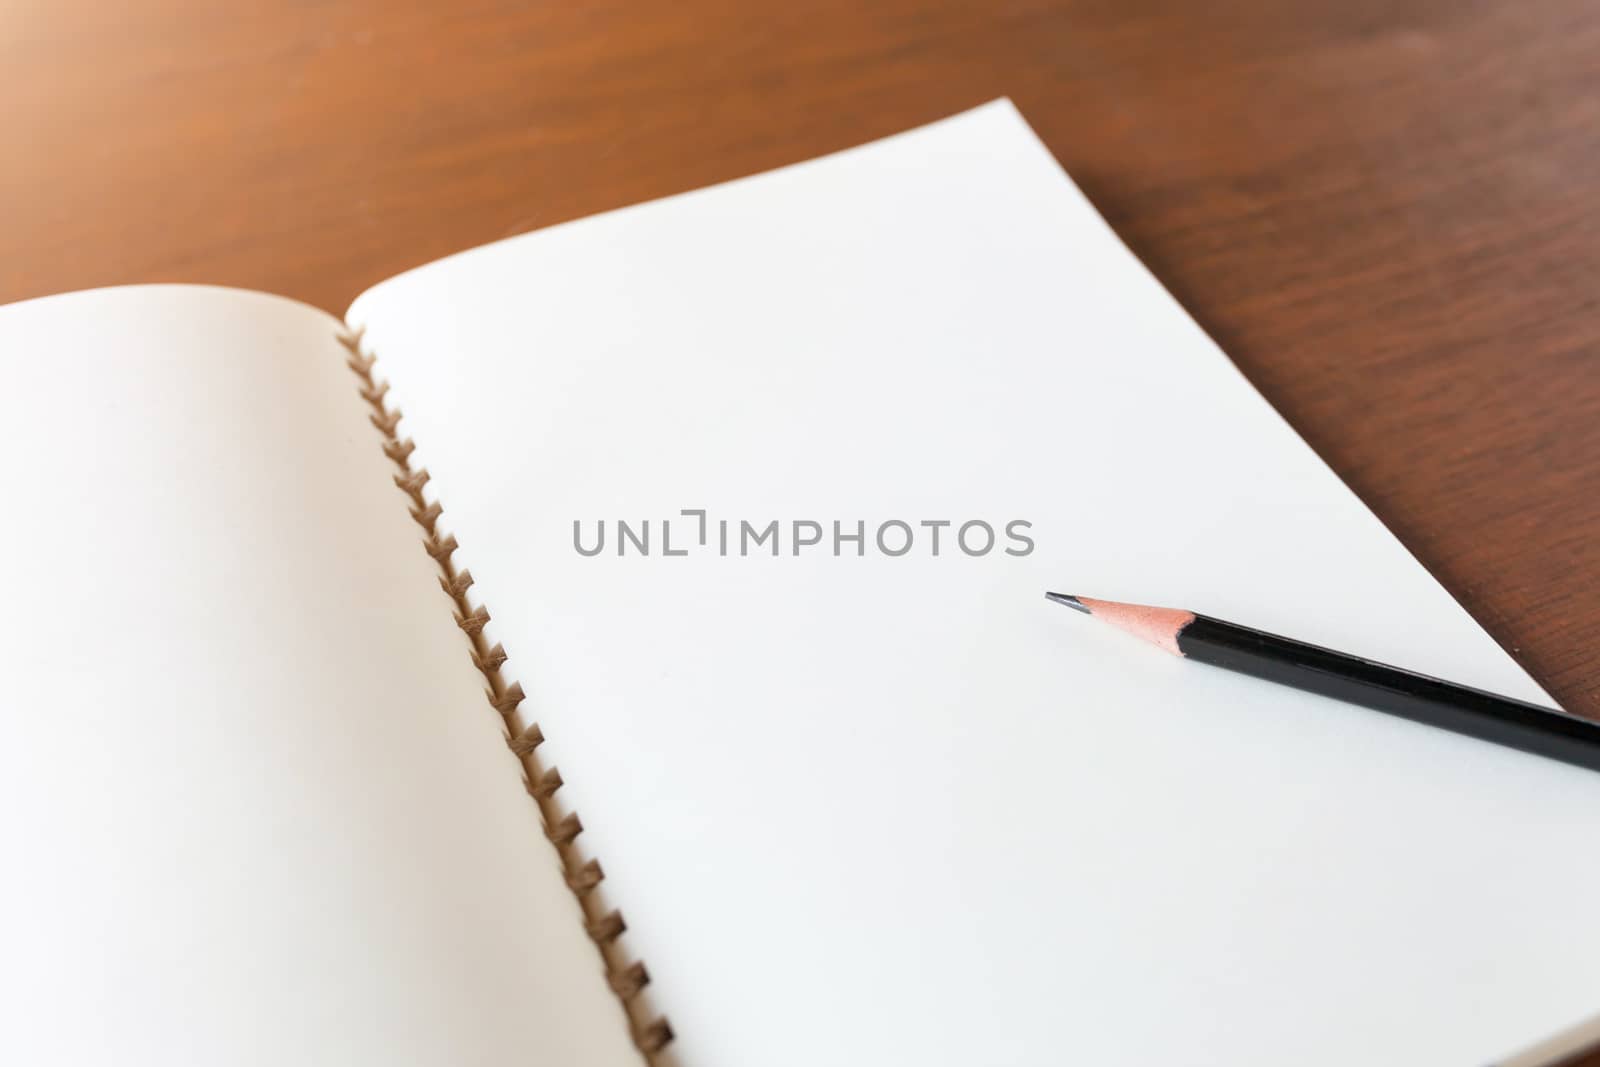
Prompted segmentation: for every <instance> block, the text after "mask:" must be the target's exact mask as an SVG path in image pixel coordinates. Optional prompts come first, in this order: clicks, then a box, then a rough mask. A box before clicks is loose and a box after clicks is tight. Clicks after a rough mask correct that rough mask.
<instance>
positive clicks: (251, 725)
mask: <svg viewBox="0 0 1600 1067" xmlns="http://www.w3.org/2000/svg"><path fill="white" fill-rule="evenodd" d="M339 329H340V325H339V323H338V321H337V320H335V319H334V318H332V317H331V316H329V315H327V314H324V313H323V312H320V311H315V310H313V309H311V308H308V307H305V306H303V305H299V304H295V303H292V302H291V301H288V300H281V299H278V298H276V297H269V296H266V295H263V294H260V293H245V292H238V291H231V290H224V289H202V288H188V287H178V286H162V287H145V288H130V289H108V290H98V291H94V292H87V293H74V294H70V295H67V296H60V297H52V298H48V299H44V300H37V301H32V302H29V303H24V304H18V305H14V306H11V307H7V308H4V309H0V383H3V385H0V440H3V441H4V442H5V448H6V457H5V462H4V464H0V500H4V501H5V508H6V521H5V523H4V525H3V527H0V551H3V553H4V556H5V558H6V560H7V561H8V566H7V572H6V582H5V588H6V592H5V598H4V609H3V610H0V867H3V869H4V872H5V873H4V877H3V878H0V1063H6V1064H18V1065H21V1064H28V1065H30V1067H46V1065H62V1067H68V1065H71V1067H80V1065H83V1064H113V1063H114V1064H128V1065H151V1067H172V1065H176V1064H196V1065H198V1064H232V1065H256V1064H259V1065H262V1067H284V1065H286V1064H316V1065H323V1064H325V1065H328V1067H393V1065H397V1064H406V1065H408V1067H409V1065H418V1067H462V1065H468V1064H483V1065H491V1064H492V1065H496V1067H498V1065H502V1064H511V1063H550V1064H573V1065H584V1067H589V1065H596V1067H598V1065H602V1064H604V1065H607V1067H610V1065H619V1064H627V1063H633V1064H637V1063H638V1062H639V1061H638V1057H637V1056H636V1055H635V1054H634V1053H633V1051H632V1047H631V1045H630V1043H629V1041H628V1037H627V1029H626V1025H625V1023H624V1021H623V1019H622V1013H621V1010H620V1008H619V1006H618V1005H617V1003H616V1001H615V998H614V997H613V996H612V995H611V993H610V991H609V990H608V989H607V987H606V985H605V982H604V980H603V977H602V975H601V973H600V962H599V958H598V954H597V953H596V951H595V948H594V946H593V944H591V943H590V942H589V940H588V937H587V935H586V934H585V933H584V931H583V928H582V919H581V917H580V915H579V913H578V907H577V903H576V901H575V900H574V898H573V897H572V894H571V893H570V891H569V890H568V889H567V887H566V885H565V883H564V882H563V880H562V878H561V874H560V872H559V870H558V869H557V863H556V856H555V852H554V850H553V849H552V848H551V847H550V845H549V843H548V842H547V841H546V840H545V839H544V836H543V832H542V831H541V829H540V825H539V819H538V816H537V813H536V812H535V809H534V806H533V803H532V801H531V800H530V799H529V798H528V796H527V794H526V793H525V792H524V791H523V789H522V786H521V784H520V780H519V777H520V776H519V769H518V767H517V765H516V761H515V760H514V759H513V758H512V757H511V756H510V754H509V753H508V752H507V750H506V747H505V744H504V742H503V740H502V739H501V737H500V734H499V730H500V724H499V721H498V716H497V715H496V714H495V712H494V710H493V709H492V708H490V707H488V705H487V704H486V702H485V700H484V697H483V687H482V685H481V679H480V678H479V677H478V674H477V672H476V671H475V670H474V669H473V667H472V665H471V663H470V662H469V660H468V658H467V649H466V643H465V641H464V640H463V638H462V636H461V634H460V632H459V631H458V630H457V629H456V627H455V625H454V623H453V621H452V619H451V613H450V602H449V600H448V598H446V597H445V596H444V594H443V593H442V592H441V591H440V589H439V585H438V582H437V578H436V572H435V571H434V570H433V566H434V565H433V561H432V560H431V559H429V558H428V556H427V554H426V553H425V552H424V551H423V549H422V546H421V545H420V543H419V540H420V535H419V533H418V530H417V528H416V526H415V525H413V524H412V522H411V520H410V518H409V517H408V516H407V514H406V501H405V498H404V497H403V496H402V494H401V493H400V492H399V491H398V490H396V488H395V486H394V484H393V482H392V480H391V477H392V474H393V468H392V466H391V465H390V463H389V460H388V459H387V458H385V456H384V455H383V453H382V451H381V449H380V444H381V440H380V438H379V435H378V433H377V431H376V430H375V429H373V427H372V426H371V425H369V424H368V422H367V411H366V408H365V405H364V403H363V401H362V400H361V399H360V398H359V397H358V396H357V395H356V382H355V378H354V376H353V375H352V374H351V373H350V371H349V370H347V369H346V368H345V366H344V361H345V355H346V353H345V352H344V349H343V348H341V347H340V345H339V344H338V342H337V341H336V332H337V331H338V330H339Z"/></svg>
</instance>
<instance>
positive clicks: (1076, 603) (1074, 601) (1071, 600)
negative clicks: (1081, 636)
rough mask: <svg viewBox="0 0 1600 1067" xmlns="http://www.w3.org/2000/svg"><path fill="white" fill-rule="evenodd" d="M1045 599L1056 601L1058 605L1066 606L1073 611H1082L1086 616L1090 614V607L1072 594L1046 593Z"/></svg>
mask: <svg viewBox="0 0 1600 1067" xmlns="http://www.w3.org/2000/svg"><path fill="white" fill-rule="evenodd" d="M1044 598H1045V599H1046V600H1054V601H1055V602H1056V603H1057V604H1065V605H1066V606H1067V607H1069V608H1071V609H1072V610H1073V611H1081V612H1083V613H1084V614H1085V615H1087V614H1089V607H1088V605H1087V604H1085V603H1084V602H1083V601H1081V600H1079V599H1078V598H1077V597H1075V596H1073V595H1072V594H1070V593H1046V594H1045V595H1044Z"/></svg>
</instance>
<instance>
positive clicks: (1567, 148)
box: [0, 0, 1600, 1062]
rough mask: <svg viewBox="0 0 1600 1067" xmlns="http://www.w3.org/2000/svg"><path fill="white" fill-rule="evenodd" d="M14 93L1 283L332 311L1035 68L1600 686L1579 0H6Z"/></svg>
mask: <svg viewBox="0 0 1600 1067" xmlns="http://www.w3.org/2000/svg"><path fill="white" fill-rule="evenodd" d="M0 87H3V89H4V112H3V113H4V125H5V128H4V139H3V145H4V148H3V149H0V213H3V214H0V300H14V299H20V298H25V297H31V296H37V295H41V294H46V293H52V292H59V291H62V290H67V289H75V288H85V287H89V286H96V285H107V284H115V283H123V282H142V281H158V280H183V281H206V282H216V283H221V284H228V285H237V286H247V287H252V288H260V289H267V290H271V291H275V292H279V293H283V294H286V295H289V296H293V297H297V298H299V299H301V300H305V301H308V302H310V303H313V304H317V305H320V306H322V307H324V308H327V309H329V310H332V311H335V312H340V311H342V310H343V308H344V307H345V305H346V304H347V302H348V301H349V300H350V298H351V297H353V296H354V295H355V294H356V293H357V292H359V291H360V290H361V289H362V288H364V287H365V286H367V285H369V284H371V283H372V282H375V281H377V280H379V279H380V278H383V277H384V276H386V275H388V274H391V273H393V272H395V271H397V270H400V269H402V268H405V267H408V266H412V265H415V264H418V263H421V262H423V261H426V260H428V259H431V258H434V257H437V256H439V255H442V254H444V253H447V252H451V251H454V250H457V249H461V248H465V247H468V246H471V245H474V244H478V243H481V242H484V241H489V240H493V239H495V238H499V237H504V236H507V235H509V234H513V233H518V232H520V231H524V230H529V229H533V228H536V227H541V226H545V225H548V224H550V223H554V222H559V221H562V220H565V219H570V218H574V217H577V216H581V215H585V214H589V213H592V212H596V211H601V210H604V209H607V208H612V207H616V206H619V205H622V204H627V203H630V202H634V201H638V200H642V199H646V198H650V197H656V196H661V195H664V194H668V193H674V192H678V191H681V190H686V189H691V188H694V187H696V186H700V185H703V184H706V183H709V182H714V181H717V180H720V179H725V178H730V177H735V176H738V175H742V174H747V173H751V172H754V171H759V170H763V169H766V168H770V167H774V166H778V165H780V164H784V163H789V162H793V161H796V160H800V159H804V158H806V157H808V156H812V155H815V154H818V153H821V152H826V151H830V150H833V149H838V148H842V147H846V146H848V145H853V144H857V143H859V142H862V141H866V140H869V139H871V138H874V137H877V136H880V135H883V134H887V133H891V132H894V131H897V130H900V129H903V128H905V127H908V126H911V125H914V124H917V123H921V122H925V121H928V120H931V119H935V118H939V117H942V116H944V115H946V114H948V113H951V112H953V111H956V110H958V109H961V108H965V107H968V106H971V105H974V104H977V103H980V102H982V101H984V100H987V99H990V98H992V97H995V96H1000V95H1009V96H1010V97H1012V98H1013V99H1014V100H1015V101H1016V102H1017V104H1018V105H1019V106H1020V107H1021V109H1022V111H1023V113H1024V114H1025V115H1026V116H1027V117H1028V118H1029V119H1030V121H1032V122H1033V124H1034V125H1035V127H1036V128H1037V129H1038V131H1039V132H1040V134H1041V135H1042V136H1043V137H1044V139H1045V140H1046V141H1047V142H1048V143H1049V144H1050V146H1051V147H1052V149H1053V150H1054V151H1055V153H1056V155H1057V156H1058V157H1059V158H1060V159H1061V160H1062V162H1063V163H1064V164H1065V165H1066V166H1067V168H1068V170H1069V171H1071V173H1072V174H1073V175H1074V176H1075V177H1076V178H1077V180H1078V181H1079V183H1080V184H1082V185H1083V187H1084V188H1085V190H1086V191H1087V192H1088V194H1089V195H1090V197H1091V198H1092V199H1093V200H1094V202H1095V203H1096V205H1097V206H1098V207H1099V208H1100V209H1101V210H1102V211H1103V212H1104V213H1105V214H1106V216H1107V217H1108V218H1109V219H1110V221H1111V222H1112V224H1113V225H1114V226H1115V227H1116V229H1117V230H1118V232H1120V233H1121V234H1122V235H1123V237H1124V238H1125V239H1126V240H1127V241H1128V243H1129V244H1130V245H1131V246H1132V247H1133V249H1134V250H1135V251H1136V252H1137V253H1138V254H1139V255H1140V256H1141V257H1143V258H1144V260H1145V261H1146V262H1147V263H1148V264H1149V265H1150V266H1151V267H1152V268H1153V269H1154V271H1155V273H1156V274H1157V275H1158V276H1159V277H1160V278H1161V279H1162V280H1163V281H1164V282H1165V283H1166V284H1167V286H1168V287H1169V288H1170V289H1171V290H1172V291H1173V292H1174V293H1176V294H1177V296H1178V297H1179V299H1180V300H1182V301H1183V303H1184V304H1185V305H1186V306H1187V307H1188V308H1189V309H1190V311H1191V312H1192V313H1193V314H1194V315H1195V316H1196V317H1197V318H1198V319H1199V320H1200V322H1201V323H1202V324H1203V325H1204V326H1205V327H1206V328H1207V329H1208V330H1209V331H1210V332H1211V333H1212V334H1213V335H1214V336H1215V337H1216V338H1217V339H1218V340H1219V341H1220V342H1221V344H1222V346H1223V347H1224V348H1225V349H1226V350H1227V351H1228V352H1229V353H1230V354H1231V355H1232V356H1233V357H1234V359H1235V360H1237V361H1238V363H1239V364H1240V365H1241V366H1242V367H1243V369H1244V370H1245V372H1246V373H1247V374H1248V375H1249V376H1250V378H1251V379H1252V380H1253V381H1254V382H1255V383H1256V384H1257V385H1258V386H1259V387H1260V388H1261V390H1262V391H1263V392H1264V393H1265V394H1266V395H1267V396H1268V397H1269V398H1270V399H1271V400H1272V401H1273V402H1274V403H1275V404H1276V405H1277V406H1278V407H1279V409H1280V410H1282V411H1283V413H1284V414H1285V415H1286V416H1287V417H1288V418H1289V420H1290V421H1291V422H1292V423H1293V424H1294V425H1295V427H1296V428H1297V429H1299V431H1300V432H1301V433H1302V434H1303V435H1304V436H1305V437H1306V438H1307V439H1308V440H1309V441H1310V442H1311V444H1312V445H1313V446H1314V447H1315V448H1316V449H1317V450H1318V451H1319V452H1320V453H1321V454H1322V455H1323V456H1324V457H1325V458H1326V459H1327V461H1328V462H1329V463H1330V464H1331V465H1332V467H1333V468H1334V469H1335V470H1336V471H1338V472H1339V473H1340V474H1341V475H1342V476H1343V477H1344V478H1345V479H1346V480H1347V481H1349V482H1350V483H1351V484H1352V485H1353V486H1354V488H1355V489H1356V490H1357V492H1359V493H1360V495H1361V496H1362V497H1363V498H1364V499H1365V500H1366V501H1367V502H1368V503H1369V504H1370V505H1371V506H1372V507H1373V508H1374V509H1375V510H1376V511H1377V513H1378V514H1379V515H1380V516H1381V517H1382V518H1383V519H1384V520H1385V521H1386V522H1387V523H1388V524H1389V525H1390V526H1391V528H1393V529H1394V531H1395V532H1396V533H1397V534H1398V535H1399V536H1400V537H1401V539H1402V540H1403V541H1404V542H1405V543H1406V544H1407V545H1408V546H1409V547H1410V548H1411V549H1412V550H1413V551H1414V552H1415V553H1416V554H1417V555H1418V556H1419V557H1420V558H1421V559H1422V560H1423V561H1424V562H1425V563H1426V564H1427V565H1428V566H1429V568H1430V569H1432V570H1433V572H1434V573H1435V574H1436V575H1438V576H1439V578H1440V579H1441V580H1442V581H1443V582H1444V584H1445V585H1446V586H1447V587H1449V588H1450V590H1451V591H1452V592H1454V593H1455V594H1456V595H1457V596H1458V597H1459V598H1460V599H1461V600H1462V601H1463V602H1464V603H1465V604H1466V606H1467V607H1468V608H1469V609H1470V610H1471V611H1472V612H1473V614H1474V615H1476V616H1477V617H1478V618H1479V619H1480V620H1481V621H1482V622H1483V623H1484V624H1485V625H1486V626H1487V627H1488V628H1489V630H1490V631H1491V632H1493V633H1494V634H1495V636H1496V637H1497V638H1498V639H1499V640H1500V641H1501V642H1502V643H1504V644H1505V645H1506V646H1507V648H1509V649H1510V650H1511V651H1512V653H1513V654H1514V655H1515V656H1516V657H1517V658H1518V659H1519V660H1520V661H1521V662H1522V663H1523V664H1525V665H1526V666H1527V667H1528V668H1529V669H1531V670H1532V671H1533V673H1534V674H1535V675H1536V676H1537V677H1539V678H1540V679H1541V680H1542V681H1543V682H1544V683H1545V684H1546V685H1547V686H1548V687H1549V688H1550V689H1551V690H1552V691H1553V692H1554V693H1555V694H1556V695H1557V696H1558V698H1559V699H1561V700H1562V701H1563V702H1564V703H1565V704H1566V705H1567V706H1568V707H1569V708H1570V709H1571V710H1573V711H1576V712H1580V713H1583V714H1587V715H1591V716H1600V547H1597V542H1600V197H1597V196H1596V183H1597V179H1600V10H1597V9H1596V8H1595V6H1594V4H1593V2H1592V0H1501V2H1495V3H1484V2H1476V0H1301V2H1299V3H1293V4H1286V3H1282V2H1281V0H1232V2H1226V0H1225V2H1219V3H1212V4H1195V3H1188V2H1184V0H1128V2H1125V0H990V2H952V0H878V2H873V3H861V2H859V0H823V2H815V3H790V4H783V5H778V4H739V3H730V2H725V0H722V2H719V0H678V2H675V3H666V2H661V3H646V2H627V3H624V2H617V0H610V2H600V3H583V2H558V0H545V2H537V3H520V4H513V3H497V2H491V0H463V2H456V3H441V2H439V0H431V2H428V3H416V2H413V0H405V2H401V0H350V2H342V3H340V2H314V0H300V2H278V3H261V2H258V0H250V2H233V3H229V4H203V3H180V2H176V0H132V2H128V3H124V4H108V3H105V2H103V0H10V2H9V3H7V4H5V5H4V7H3V9H0ZM1597 1008H1600V1004H1597ZM1596 1062H1600V1061H1596Z"/></svg>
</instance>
